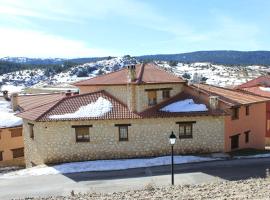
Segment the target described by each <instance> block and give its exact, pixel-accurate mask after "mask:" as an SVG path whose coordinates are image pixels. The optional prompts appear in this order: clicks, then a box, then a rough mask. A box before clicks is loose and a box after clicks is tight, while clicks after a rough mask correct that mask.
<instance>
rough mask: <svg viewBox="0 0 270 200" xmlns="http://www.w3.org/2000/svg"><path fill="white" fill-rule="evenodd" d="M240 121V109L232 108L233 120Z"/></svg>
mask: <svg viewBox="0 0 270 200" xmlns="http://www.w3.org/2000/svg"><path fill="white" fill-rule="evenodd" d="M235 119H239V107H236V108H232V120H235Z"/></svg>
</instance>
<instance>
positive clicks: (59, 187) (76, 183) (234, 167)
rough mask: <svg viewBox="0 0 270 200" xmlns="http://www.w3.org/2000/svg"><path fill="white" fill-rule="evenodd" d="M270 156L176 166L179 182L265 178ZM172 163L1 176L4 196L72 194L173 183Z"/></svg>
mask: <svg viewBox="0 0 270 200" xmlns="http://www.w3.org/2000/svg"><path fill="white" fill-rule="evenodd" d="M268 168H270V158H260V159H242V160H229V161H214V162H203V163H195V164H181V165H177V166H175V173H176V175H175V184H199V183H207V182H213V181H222V180H240V179H247V178H251V177H265V175H266V171H267V169H268ZM170 178H171V176H170V166H160V167H151V168H138V169H129V170H121V171H109V172H84V173H73V174H65V175H63V174H57V175H47V176H29V177H20V178H13V179H0V199H1V200H4V199H12V198H22V197H33V196H54V195H68V194H70V192H71V191H72V190H73V191H75V192H87V191H92V192H116V191H124V190H130V189H140V188H143V187H145V186H146V185H148V184H153V185H159V186H161V185H169V184H170Z"/></svg>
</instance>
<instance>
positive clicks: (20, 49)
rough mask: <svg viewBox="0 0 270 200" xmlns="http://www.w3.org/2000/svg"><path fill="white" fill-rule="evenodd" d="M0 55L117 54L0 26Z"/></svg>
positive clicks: (32, 32)
mask: <svg viewBox="0 0 270 200" xmlns="http://www.w3.org/2000/svg"><path fill="white" fill-rule="evenodd" d="M0 44H1V48H0V57H5V56H10V55H12V56H26V57H41V56H42V57H44V58H45V57H63V58H74V57H93V56H108V55H112V56H113V55H117V53H116V52H113V51H109V50H104V49H100V48H89V47H87V46H86V45H85V44H84V42H82V41H79V40H71V39H66V38H63V37H60V36H55V35H49V34H46V33H43V32H38V31H32V30H25V29H12V28H0Z"/></svg>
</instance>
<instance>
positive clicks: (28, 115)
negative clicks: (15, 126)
mask: <svg viewBox="0 0 270 200" xmlns="http://www.w3.org/2000/svg"><path fill="white" fill-rule="evenodd" d="M99 97H103V98H104V99H107V100H109V101H110V102H111V103H112V105H113V108H112V110H111V111H109V112H108V113H106V114H104V115H103V116H100V117H87V118H67V119H64V118H63V119H52V118H50V116H51V115H63V114H67V113H74V112H75V111H77V110H78V109H79V108H80V107H81V106H85V105H87V104H90V103H93V102H96V101H97V99H98V98H99ZM18 116H19V117H22V118H25V119H29V120H36V121H59V120H90V119H136V118H140V116H139V115H138V114H136V113H134V112H131V111H129V109H128V108H127V106H126V105H124V104H123V103H122V102H120V101H119V100H117V99H116V98H114V97H113V96H111V95H110V94H109V93H107V92H105V91H98V92H93V93H88V94H81V95H76V96H71V97H65V98H63V99H61V100H59V101H56V102H52V103H49V104H46V105H43V106H40V107H37V108H34V109H31V110H29V111H26V112H22V113H20V114H18Z"/></svg>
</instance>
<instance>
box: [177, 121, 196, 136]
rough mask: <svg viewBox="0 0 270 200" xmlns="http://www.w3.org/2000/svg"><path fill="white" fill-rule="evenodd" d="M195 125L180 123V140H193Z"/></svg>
mask: <svg viewBox="0 0 270 200" xmlns="http://www.w3.org/2000/svg"><path fill="white" fill-rule="evenodd" d="M192 125H193V123H179V138H180V139H182V138H192V131H193V126H192Z"/></svg>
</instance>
